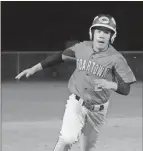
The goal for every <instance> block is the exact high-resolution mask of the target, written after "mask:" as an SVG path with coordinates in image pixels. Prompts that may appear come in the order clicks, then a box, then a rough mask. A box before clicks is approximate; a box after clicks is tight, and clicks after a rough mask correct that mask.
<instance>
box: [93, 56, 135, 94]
mask: <svg viewBox="0 0 143 151" xmlns="http://www.w3.org/2000/svg"><path fill="white" fill-rule="evenodd" d="M113 76H114V77H115V78H114V81H107V80H105V79H97V80H95V81H94V82H95V84H98V85H99V87H101V88H105V89H112V90H114V91H115V92H117V93H119V94H121V95H128V94H129V93H130V85H131V84H132V83H134V82H136V78H135V76H134V74H133V72H132V70H131V69H130V67H129V66H128V64H127V62H126V60H125V58H123V57H120V58H118V59H116V63H115V65H114V67H113Z"/></svg>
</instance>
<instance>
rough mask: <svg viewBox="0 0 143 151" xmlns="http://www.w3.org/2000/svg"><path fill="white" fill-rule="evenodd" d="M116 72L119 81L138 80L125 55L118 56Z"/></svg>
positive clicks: (129, 81) (115, 66) (131, 81)
mask: <svg viewBox="0 0 143 151" xmlns="http://www.w3.org/2000/svg"><path fill="white" fill-rule="evenodd" d="M114 74H115V79H116V80H117V82H122V81H124V82H125V83H130V84H132V83H134V82H136V78H135V75H134V73H133V72H132V70H131V68H130V67H129V65H128V63H127V61H126V59H125V58H124V57H123V56H120V57H118V58H116V61H115V64H114Z"/></svg>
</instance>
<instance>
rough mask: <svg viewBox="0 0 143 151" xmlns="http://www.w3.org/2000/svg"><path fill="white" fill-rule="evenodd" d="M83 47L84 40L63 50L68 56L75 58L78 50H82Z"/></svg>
mask: <svg viewBox="0 0 143 151" xmlns="http://www.w3.org/2000/svg"><path fill="white" fill-rule="evenodd" d="M81 47H82V42H80V43H76V44H75V45H74V46H72V47H69V48H67V49H65V50H64V51H63V55H65V56H67V57H72V58H75V53H76V51H78V50H80V49H81Z"/></svg>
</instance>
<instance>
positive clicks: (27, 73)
mask: <svg viewBox="0 0 143 151" xmlns="http://www.w3.org/2000/svg"><path fill="white" fill-rule="evenodd" d="M34 73H35V71H34V70H33V69H32V68H29V69H26V70H24V71H22V72H21V73H19V74H18V75H17V76H16V77H15V79H18V80H19V79H21V78H22V77H23V76H26V78H28V77H29V76H31V75H33V74H34Z"/></svg>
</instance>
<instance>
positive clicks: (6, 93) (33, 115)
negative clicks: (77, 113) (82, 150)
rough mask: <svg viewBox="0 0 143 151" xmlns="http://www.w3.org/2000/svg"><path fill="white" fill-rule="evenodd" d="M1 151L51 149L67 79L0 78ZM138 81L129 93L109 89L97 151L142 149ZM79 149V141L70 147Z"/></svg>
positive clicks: (65, 92) (56, 135) (61, 114)
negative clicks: (0, 109)
mask: <svg viewBox="0 0 143 151" xmlns="http://www.w3.org/2000/svg"><path fill="white" fill-rule="evenodd" d="M1 87H2V93H1V94H2V97H1V98H2V151H52V149H53V148H54V145H55V143H56V141H57V138H58V135H59V131H60V127H61V122H62V117H63V113H64V108H65V103H66V100H67V98H68V89H67V82H29V83H28V82H21V81H19V82H18V81H15V82H12V83H10V82H3V83H2V85H1ZM142 91H143V89H142V83H140V82H138V83H137V84H134V85H133V86H132V88H131V93H130V95H129V96H121V95H118V94H116V93H114V92H113V93H112V96H111V99H110V105H109V109H108V114H107V121H106V123H105V125H104V126H103V128H102V129H101V132H100V137H99V143H98V144H97V151H142ZM71 150H73V151H79V144H78V143H77V144H75V145H73V148H72V149H71Z"/></svg>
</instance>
